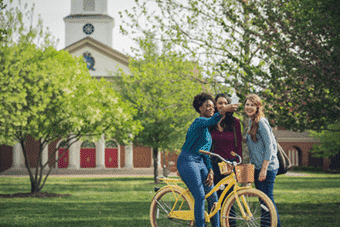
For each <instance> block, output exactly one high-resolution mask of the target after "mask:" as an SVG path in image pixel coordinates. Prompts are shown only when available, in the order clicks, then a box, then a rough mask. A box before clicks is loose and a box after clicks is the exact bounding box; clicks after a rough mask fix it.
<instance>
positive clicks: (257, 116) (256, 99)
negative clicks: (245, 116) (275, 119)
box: [244, 94, 265, 142]
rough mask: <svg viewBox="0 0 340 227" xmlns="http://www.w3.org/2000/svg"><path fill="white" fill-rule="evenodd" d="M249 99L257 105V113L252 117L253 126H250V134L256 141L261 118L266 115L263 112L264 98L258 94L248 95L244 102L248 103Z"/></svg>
mask: <svg viewBox="0 0 340 227" xmlns="http://www.w3.org/2000/svg"><path fill="white" fill-rule="evenodd" d="M247 100H249V101H251V102H252V103H254V104H255V106H256V107H257V111H256V113H255V115H254V116H253V117H252V118H251V126H250V129H249V131H248V134H249V135H250V138H251V140H252V141H254V142H256V141H257V137H256V133H257V130H258V129H259V122H260V119H261V118H263V117H265V116H264V113H263V106H262V100H261V98H260V97H259V96H258V95H256V94H249V95H247V98H246V100H245V101H244V103H246V102H247Z"/></svg>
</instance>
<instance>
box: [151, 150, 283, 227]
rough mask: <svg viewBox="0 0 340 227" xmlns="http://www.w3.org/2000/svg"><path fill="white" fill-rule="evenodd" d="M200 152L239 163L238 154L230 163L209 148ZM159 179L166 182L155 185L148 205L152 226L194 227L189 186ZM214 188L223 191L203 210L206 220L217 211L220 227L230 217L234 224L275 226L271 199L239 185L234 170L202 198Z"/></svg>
mask: <svg viewBox="0 0 340 227" xmlns="http://www.w3.org/2000/svg"><path fill="white" fill-rule="evenodd" d="M200 152H201V153H205V154H208V155H211V156H215V157H218V158H219V159H221V160H222V161H223V162H226V163H229V164H230V165H232V166H236V165H239V164H240V163H241V162H242V159H241V157H240V156H238V155H237V154H235V153H234V155H236V156H237V157H238V159H239V162H238V163H236V162H229V161H227V160H225V159H223V158H222V157H221V156H219V155H217V154H214V153H210V152H208V151H200ZM159 179H160V180H163V181H164V182H165V183H166V184H167V185H166V186H164V187H162V188H155V191H156V194H155V195H154V197H153V199H152V201H151V207H150V222H151V226H152V227H170V226H195V217H194V204H195V201H194V198H193V196H192V195H191V193H190V191H189V189H185V188H183V187H181V186H179V185H178V184H179V183H183V184H184V182H183V181H182V180H181V179H176V178H159ZM226 185H227V186H226ZM232 186H234V189H233V191H232V192H231V193H230V194H229V195H228V197H227V198H226V200H225V201H224V203H223V204H222V201H223V198H224V197H225V196H226V194H227V192H228V191H229V189H230V188H231V187H232ZM217 190H223V192H222V194H221V196H220V198H219V200H218V202H217V203H215V206H214V207H213V208H212V209H211V211H210V213H207V212H206V211H205V221H206V222H210V218H211V217H213V216H214V215H215V214H216V213H217V212H218V211H219V210H220V211H221V213H220V218H221V226H222V227H225V226H228V227H229V226H230V224H229V220H236V226H263V225H265V226H271V227H275V226H277V214H276V209H275V206H274V204H273V203H272V201H271V200H270V198H269V197H268V196H267V195H266V194H264V193H263V192H261V191H260V190H257V189H255V188H252V187H251V186H246V187H240V186H239V185H238V184H237V180H236V177H235V173H234V172H232V173H231V174H230V175H229V176H227V177H225V178H223V179H222V180H221V181H220V182H219V183H218V184H217V185H215V187H214V188H213V189H212V190H211V191H210V192H209V193H208V194H207V195H206V196H205V198H208V197H209V196H210V195H211V194H212V193H213V192H215V191H217Z"/></svg>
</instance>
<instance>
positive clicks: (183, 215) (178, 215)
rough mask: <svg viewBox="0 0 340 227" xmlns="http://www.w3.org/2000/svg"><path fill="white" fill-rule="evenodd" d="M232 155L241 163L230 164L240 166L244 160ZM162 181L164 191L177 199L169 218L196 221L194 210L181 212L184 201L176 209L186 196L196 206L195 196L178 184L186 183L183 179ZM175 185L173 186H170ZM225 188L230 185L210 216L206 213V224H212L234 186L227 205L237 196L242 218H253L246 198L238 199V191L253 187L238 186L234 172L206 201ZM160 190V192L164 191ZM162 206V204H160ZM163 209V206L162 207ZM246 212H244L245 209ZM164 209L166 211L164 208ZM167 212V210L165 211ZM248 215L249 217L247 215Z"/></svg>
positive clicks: (215, 188) (216, 187)
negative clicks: (176, 208)
mask: <svg viewBox="0 0 340 227" xmlns="http://www.w3.org/2000/svg"><path fill="white" fill-rule="evenodd" d="M200 152H201V153H203V154H208V155H212V156H216V157H218V158H220V159H221V160H222V161H224V162H228V163H230V162H229V161H227V160H225V159H223V158H222V157H221V156H219V155H217V154H214V153H210V152H208V151H200ZM232 154H233V155H234V156H237V157H238V158H239V162H238V163H236V162H234V163H230V164H233V165H234V166H235V165H237V164H240V163H241V162H242V159H241V157H240V156H238V155H237V154H236V153H234V152H232ZM159 179H160V180H163V181H164V182H165V183H166V184H167V186H165V187H163V188H162V189H165V188H170V189H171V191H172V193H173V195H174V197H175V198H176V201H175V203H174V205H173V207H172V209H171V211H170V212H169V213H168V215H167V216H168V218H175V219H181V220H188V221H193V220H195V216H194V210H181V209H182V206H183V204H184V200H183V201H182V203H181V204H180V206H179V209H178V210H175V207H176V205H177V203H178V201H179V199H180V198H181V197H182V196H183V195H185V197H186V198H187V199H188V200H189V201H187V202H188V203H190V204H191V205H192V206H193V205H194V203H195V200H194V198H193V196H192V195H191V193H190V191H189V189H184V188H183V187H181V186H178V184H177V183H184V182H183V181H182V180H181V179H171V178H159ZM170 182H171V183H173V184H170ZM222 185H223V186H224V185H228V186H227V187H225V188H224V190H223V192H222V194H221V196H220V198H219V200H218V202H217V203H215V204H214V207H213V208H212V209H211V211H210V213H209V214H208V213H207V212H206V211H205V221H206V222H210V218H211V217H213V216H214V215H215V214H216V213H217V212H218V211H219V210H220V209H221V207H222V206H223V205H224V204H222V202H223V199H224V197H225V196H226V194H227V192H228V191H229V190H230V189H231V187H232V186H234V189H233V191H232V192H231V193H230V194H229V195H228V197H227V198H226V200H225V203H226V202H227V201H228V199H229V198H231V196H233V195H235V197H236V202H237V205H238V206H239V209H240V211H241V213H242V216H243V218H244V219H248V220H249V218H250V217H252V214H251V212H250V209H249V206H248V204H247V202H246V201H245V199H244V197H243V196H241V200H240V198H239V197H238V191H240V190H242V189H248V188H251V186H246V187H240V186H238V184H237V181H236V177H235V173H234V172H232V173H231V174H230V175H229V176H227V177H225V178H223V179H222V180H221V181H220V182H219V183H218V184H217V185H215V187H214V188H213V189H212V190H211V191H210V192H209V193H208V194H207V195H206V196H205V199H207V198H208V197H210V196H211V195H212V194H213V193H214V192H216V191H218V190H220V188H221V186H222ZM174 188H177V189H179V191H180V192H181V194H180V195H179V196H176V193H175V191H174ZM162 189H160V190H162ZM241 201H242V203H243V206H242V204H241ZM156 202H157V203H158V204H159V202H158V201H157V200H156ZM159 205H160V206H161V204H159ZM161 207H162V206H161ZM243 207H244V208H245V210H244V208H243ZM162 209H164V208H163V207H162ZM164 210H165V209H164ZM246 213H247V214H248V215H247V214H246Z"/></svg>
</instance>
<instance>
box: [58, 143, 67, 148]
mask: <svg viewBox="0 0 340 227" xmlns="http://www.w3.org/2000/svg"><path fill="white" fill-rule="evenodd" d="M66 147H68V144H67V142H66V141H61V142H60V145H59V148H66Z"/></svg>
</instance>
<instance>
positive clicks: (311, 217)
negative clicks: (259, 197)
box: [277, 203, 340, 227]
mask: <svg viewBox="0 0 340 227" xmlns="http://www.w3.org/2000/svg"><path fill="white" fill-rule="evenodd" d="M339 205H340V203H317V204H311V203H279V204H277V208H278V210H279V214H280V219H281V225H282V226H298V227H304V226H308V227H310V226H322V227H334V226H338V224H339V223H340V207H339Z"/></svg>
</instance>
